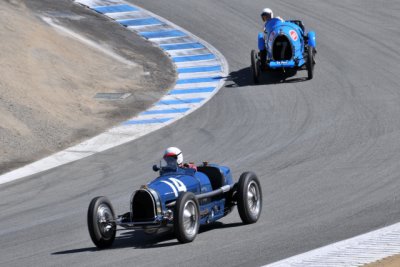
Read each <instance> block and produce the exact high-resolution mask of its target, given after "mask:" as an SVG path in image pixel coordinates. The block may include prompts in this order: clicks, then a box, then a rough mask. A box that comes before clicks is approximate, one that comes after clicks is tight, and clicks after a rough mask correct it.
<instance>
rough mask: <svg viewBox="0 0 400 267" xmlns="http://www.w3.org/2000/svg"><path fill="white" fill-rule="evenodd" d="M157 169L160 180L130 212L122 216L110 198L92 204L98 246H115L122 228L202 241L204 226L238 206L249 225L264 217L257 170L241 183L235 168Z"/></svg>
mask: <svg viewBox="0 0 400 267" xmlns="http://www.w3.org/2000/svg"><path fill="white" fill-rule="evenodd" d="M153 170H155V171H159V172H160V176H159V177H158V178H156V179H154V180H153V181H151V182H150V183H148V184H147V185H143V186H142V187H141V188H140V189H139V190H137V191H135V192H134V193H133V194H132V196H131V201H130V211H129V212H127V213H125V214H123V215H120V216H118V217H116V216H115V213H114V209H113V207H112V205H111V203H110V201H109V200H108V199H107V198H106V197H96V198H94V199H93V200H92V201H91V202H90V205H89V209H88V214H87V223H88V229H89V233H90V237H91V239H92V241H93V243H94V244H95V245H96V246H97V247H98V248H107V247H110V246H111V245H112V243H113V241H114V239H115V235H116V231H117V226H120V227H123V228H125V229H142V230H143V231H145V232H146V233H148V234H155V233H158V232H161V231H165V230H173V231H174V233H175V235H176V237H177V239H178V240H179V241H180V242H181V243H187V242H191V241H193V240H194V239H195V238H196V235H197V233H198V231H199V227H200V225H206V224H210V223H213V222H215V221H217V220H219V219H221V218H222V217H224V216H226V215H228V214H229V213H230V212H231V211H232V209H233V207H234V206H235V205H237V206H238V210H239V215H240V218H241V219H242V221H243V223H245V224H250V223H255V222H257V220H258V218H259V217H260V214H261V209H262V192H261V186H260V182H259V180H258V178H257V176H256V175H255V174H254V173H252V172H245V173H243V174H242V175H241V176H240V178H239V181H238V182H237V183H235V182H234V180H233V178H232V174H231V172H230V169H229V168H227V167H224V166H220V165H217V164H208V163H206V162H204V163H203V164H202V165H201V166H197V170H194V169H191V168H180V167H178V166H177V165H174V166H172V167H171V166H161V164H160V166H156V165H154V166H153Z"/></svg>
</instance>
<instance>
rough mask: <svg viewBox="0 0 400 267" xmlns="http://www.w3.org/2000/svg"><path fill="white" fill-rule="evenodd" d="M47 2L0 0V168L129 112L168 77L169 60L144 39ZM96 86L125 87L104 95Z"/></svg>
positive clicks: (148, 100)
mask: <svg viewBox="0 0 400 267" xmlns="http://www.w3.org/2000/svg"><path fill="white" fill-rule="evenodd" d="M53 2H54V1H51V0H40V1H39V0H30V1H24V0H6V1H2V2H1V3H0V25H2V26H1V27H0V38H1V40H2V41H1V42H0V51H1V57H0V64H1V68H0V75H1V77H2V78H1V81H0V121H1V125H0V142H1V147H0V173H5V172H7V171H10V170H12V169H14V168H17V167H20V166H22V165H25V164H27V163H29V162H32V161H35V160H38V159H40V158H42V157H44V156H47V155H50V154H52V153H54V152H57V151H59V150H62V149H64V148H67V147H69V146H71V145H73V144H76V143H79V142H80V141H82V140H84V139H87V138H89V137H91V136H94V135H96V134H98V133H100V132H102V131H104V130H105V129H107V128H110V127H112V126H114V125H116V124H118V123H119V122H121V121H124V120H126V119H127V118H130V117H132V116H134V115H135V114H137V113H138V112H140V111H142V110H144V109H146V108H147V107H148V106H150V105H151V104H152V103H154V102H155V101H157V100H158V99H159V98H160V97H161V96H162V95H163V94H164V93H165V92H166V91H167V90H168V89H170V88H171V86H172V85H173V84H174V82H175V77H176V73H175V70H174V67H173V65H172V63H171V61H170V60H169V59H168V57H167V56H166V55H165V54H164V53H163V52H162V51H161V50H159V49H158V48H156V47H154V46H152V45H151V44H150V43H149V42H147V41H145V40H143V39H142V38H141V37H139V36H137V35H135V34H134V33H132V32H130V31H127V30H126V29H124V28H123V27H121V26H119V25H116V24H115V23H111V22H110V21H108V20H107V19H105V18H104V17H102V16H99V15H97V14H95V13H93V12H91V11H89V10H87V9H85V8H83V7H81V6H79V5H77V4H74V3H73V2H72V1H57V3H56V4H55V3H53ZM43 17H46V18H50V19H51V21H52V22H54V23H56V24H57V25H60V26H62V27H64V28H66V29H68V30H70V31H71V32H74V33H75V34H76V36H80V37H81V39H84V40H87V41H88V42H92V43H96V45H97V48H96V47H92V46H90V45H88V44H87V42H86V43H85V42H82V40H79V39H78V38H76V37H73V36H71V35H68V34H65V33H63V32H60V31H59V30H57V29H56V28H54V27H51V26H50V25H49V24H47V23H45V21H43V19H42V18H43ZM99 28H101V29H104V31H98V29H99ZM99 47H100V48H101V49H99ZM109 54H117V55H118V56H119V57H121V58H124V59H126V61H129V62H132V63H131V64H126V63H124V61H122V60H120V61H118V60H116V59H115V57H111V56H110V55H109ZM98 93H127V94H130V95H129V97H127V98H125V99H122V100H117V101H106V100H101V99H95V98H94V96H95V95H96V94H98Z"/></svg>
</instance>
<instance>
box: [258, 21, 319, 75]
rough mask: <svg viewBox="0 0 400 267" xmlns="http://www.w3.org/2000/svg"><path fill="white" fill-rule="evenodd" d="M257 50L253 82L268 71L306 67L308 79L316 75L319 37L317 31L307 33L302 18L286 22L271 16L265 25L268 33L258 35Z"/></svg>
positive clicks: (302, 68)
mask: <svg viewBox="0 0 400 267" xmlns="http://www.w3.org/2000/svg"><path fill="white" fill-rule="evenodd" d="M258 49H259V51H260V52H259V53H257V52H256V51H255V50H252V51H251V69H252V74H253V80H254V83H258V82H259V75H260V73H261V72H262V71H265V70H268V69H269V70H274V69H280V70H283V71H285V70H287V69H293V70H296V71H297V70H304V69H306V70H307V71H308V79H309V80H310V79H312V78H313V74H314V65H315V54H316V39H315V32H313V31H309V32H308V33H307V34H305V31H304V25H303V23H302V22H301V21H300V20H287V21H283V20H281V19H279V18H273V19H270V20H269V21H268V22H267V23H266V25H265V33H259V34H258Z"/></svg>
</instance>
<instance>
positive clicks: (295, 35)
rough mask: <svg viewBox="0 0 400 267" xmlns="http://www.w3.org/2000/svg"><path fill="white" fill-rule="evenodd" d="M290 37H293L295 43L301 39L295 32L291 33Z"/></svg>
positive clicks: (291, 31)
mask: <svg viewBox="0 0 400 267" xmlns="http://www.w3.org/2000/svg"><path fill="white" fill-rule="evenodd" d="M289 34H290V37H292V39H293V41H297V39H299V36H298V35H297V32H296V31H294V30H290V31H289Z"/></svg>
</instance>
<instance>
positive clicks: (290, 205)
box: [0, 0, 400, 266]
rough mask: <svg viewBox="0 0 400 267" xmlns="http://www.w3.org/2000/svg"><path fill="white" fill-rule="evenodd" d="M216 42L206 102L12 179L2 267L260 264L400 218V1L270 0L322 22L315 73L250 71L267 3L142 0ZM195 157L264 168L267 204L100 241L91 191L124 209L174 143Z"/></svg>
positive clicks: (5, 193)
mask: <svg viewBox="0 0 400 267" xmlns="http://www.w3.org/2000/svg"><path fill="white" fill-rule="evenodd" d="M134 3H135V4H137V5H139V6H142V7H144V8H146V9H149V10H151V11H152V12H154V13H156V14H158V15H160V16H163V17H165V18H167V19H169V20H171V21H173V22H174V23H176V24H178V25H179V26H182V27H183V28H185V29H187V30H189V31H191V32H193V33H194V34H196V35H198V36H199V37H201V38H203V39H205V40H206V41H208V42H210V43H211V44H212V45H214V46H215V47H216V48H217V49H218V50H219V51H221V52H222V54H224V55H225V57H226V58H227V60H228V63H229V67H230V70H231V73H230V78H229V81H228V82H227V84H226V86H225V87H224V88H222V89H221V91H220V92H219V93H218V94H217V95H216V96H215V97H214V98H213V99H212V100H210V101H209V102H208V103H207V104H206V105H205V106H203V107H202V108H201V109H199V110H197V111H196V112H194V113H192V114H190V115H189V116H187V117H186V118H184V119H182V120H180V121H178V122H176V123H173V124H172V125H170V126H168V127H166V128H163V129H161V130H159V131H157V132H154V133H152V134H149V135H148V136H145V137H142V138H140V139H138V140H136V141H134V142H131V143H129V144H126V145H123V146H121V147H116V148H114V149H111V150H108V151H106V152H104V153H100V154H97V155H95V156H92V157H89V158H86V159H84V160H81V161H79V162H75V163H72V164H68V165H65V166H62V167H60V168H57V169H54V170H50V171H48V172H46V173H42V174H38V175H34V176H32V177H30V178H28V179H22V180H19V181H16V182H13V183H10V184H6V185H2V186H1V187H0V196H1V199H0V208H1V217H0V255H1V257H0V265H2V266H26V265H34V266H54V265H63V266H72V265H79V266H85V265H86V266H92V265H100V266H110V265H118V266H122V265H127V264H129V265H133V266H144V265H148V266H154V265H157V266H166V265H182V266H186V265H190V266H210V265H212V266H218V265H219V266H257V265H263V264H266V263H270V262H274V261H276V260H280V259H283V258H286V257H289V256H292V255H295V254H298V253H301V252H305V251H308V250H311V249H314V248H317V247H320V246H323V245H327V244H329V243H332V242H335V241H338V240H342V239H345V238H349V237H352V236H355V235H358V234H361V233H364V232H368V231H371V230H374V229H377V228H380V227H383V226H386V225H390V224H392V223H395V222H398V221H400V198H399V191H400V179H399V178H400V166H399V164H398V163H399V162H400V153H399V151H400V141H399V140H400V131H399V130H400V105H399V103H400V93H399V88H400V84H399V80H398V76H399V74H400V67H399V63H398V62H399V61H400V55H399V53H398V47H399V46H400V38H399V35H400V29H399V28H398V25H397V24H398V23H397V22H398V21H399V19H400V3H399V2H398V1H394V0H393V1H371V0H368V1H365V0H357V1H356V0H352V1H350V0H348V1H340V2H338V1H324V2H322V1H306V0H299V1H295V3H294V2H293V1H288V0H286V1H272V2H271V3H270V5H269V7H271V8H272V9H273V10H274V12H275V14H276V15H280V16H281V17H283V18H286V19H288V18H293V19H294V18H300V19H303V21H304V23H305V25H306V28H307V29H310V28H311V29H314V30H315V31H316V32H317V42H318V43H317V45H318V55H317V65H316V72H315V76H314V79H313V80H311V81H303V80H302V79H301V78H302V77H305V76H306V73H301V72H300V73H298V75H297V76H294V77H290V78H288V79H287V81H285V82H282V83H281V82H279V81H277V80H276V79H275V78H273V77H272V76H265V77H264V79H263V83H262V84H261V85H257V86H254V85H253V84H252V82H251V79H250V70H249V62H250V56H249V54H250V49H252V48H255V45H256V34H257V31H258V30H259V29H260V28H261V23H260V19H259V13H260V10H261V9H262V8H263V7H264V5H265V1H258V0H256V1H250V2H245V1H237V0H224V1H210V0H205V1H190V2H189V1H184V0H170V1H168V2H166V1H156V0H152V1H150V0H141V1H134ZM170 145H176V146H179V147H180V148H181V149H182V150H183V151H184V157H185V159H187V160H188V161H189V160H190V161H195V162H199V163H200V162H201V161H203V160H208V161H214V162H218V163H222V164H225V165H227V166H230V167H232V169H233V173H234V175H235V177H238V176H239V175H240V173H241V172H243V171H245V170H252V171H254V172H256V173H257V174H258V176H259V177H260V179H261V181H262V187H263V193H264V202H263V204H264V207H263V214H262V216H261V218H260V221H259V222H258V223H257V224H254V225H247V226H244V225H242V224H241V223H240V218H239V216H238V214H237V212H236V211H235V212H233V213H232V214H231V215H229V216H228V217H226V218H224V219H223V220H222V223H221V224H216V225H215V226H213V227H207V228H205V229H202V231H201V233H200V234H199V235H198V236H197V238H196V240H195V241H194V242H193V243H190V244H186V245H180V244H178V243H177V241H176V239H174V238H173V237H172V236H169V235H166V236H163V237H153V236H146V235H143V234H141V233H139V232H123V233H121V234H120V235H119V236H118V237H117V239H116V242H115V246H114V248H113V249H110V250H105V251H98V250H96V249H95V248H94V246H93V244H92V243H91V241H90V238H89V235H88V233H87V228H86V210H87V206H88V204H89V201H90V200H91V198H93V197H94V196H97V195H107V196H108V197H109V198H110V199H111V201H112V202H113V203H114V206H115V209H116V210H117V213H122V212H124V211H125V210H127V209H128V202H129V196H130V194H131V192H132V191H133V190H134V189H136V188H137V187H138V186H140V185H141V184H144V183H145V182H146V181H148V180H149V179H151V178H153V177H154V175H155V174H154V173H153V172H152V171H151V165H152V164H153V163H155V162H156V161H157V160H158V159H159V157H160V155H161V153H162V151H163V149H164V148H165V147H167V146H170Z"/></svg>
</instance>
